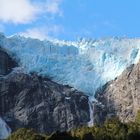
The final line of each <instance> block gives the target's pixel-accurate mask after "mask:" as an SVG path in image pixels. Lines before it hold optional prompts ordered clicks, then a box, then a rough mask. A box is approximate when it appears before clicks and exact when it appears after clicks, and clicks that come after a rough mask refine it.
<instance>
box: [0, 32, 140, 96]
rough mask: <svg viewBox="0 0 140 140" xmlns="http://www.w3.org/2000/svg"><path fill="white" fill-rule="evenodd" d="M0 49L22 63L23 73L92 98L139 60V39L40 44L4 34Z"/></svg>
mask: <svg viewBox="0 0 140 140" xmlns="http://www.w3.org/2000/svg"><path fill="white" fill-rule="evenodd" d="M0 46H2V47H3V48H5V49H6V50H7V51H8V52H9V54H10V55H11V56H12V57H13V58H15V59H16V60H17V61H18V62H19V64H20V68H22V69H23V70H24V72H26V73H31V72H37V73H38V74H40V75H43V76H49V77H51V78H52V79H53V80H54V81H56V82H58V83H61V84H65V85H67V84H68V85H70V86H72V87H74V88H76V89H78V90H80V91H83V92H84V93H86V94H87V95H89V96H90V97H91V98H93V97H94V93H95V91H96V90H97V88H99V87H100V86H102V85H103V84H105V83H106V82H108V81H110V80H113V79H114V78H115V77H117V76H118V75H120V74H121V73H122V72H123V70H124V69H126V67H127V66H129V65H130V64H133V63H137V62H138V60H139V58H140V39H127V38H108V39H101V40H100V39H99V40H86V39H80V40H78V41H77V42H68V41H59V40H44V41H40V40H37V39H31V38H25V37H21V36H13V37H5V36H4V35H2V34H1V35H0ZM93 99H94V98H93Z"/></svg>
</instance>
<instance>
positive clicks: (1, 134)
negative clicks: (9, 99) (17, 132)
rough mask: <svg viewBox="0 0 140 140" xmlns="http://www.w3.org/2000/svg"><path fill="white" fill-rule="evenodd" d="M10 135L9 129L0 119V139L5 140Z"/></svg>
mask: <svg viewBox="0 0 140 140" xmlns="http://www.w3.org/2000/svg"><path fill="white" fill-rule="evenodd" d="M10 133H11V129H10V128H9V126H8V125H7V124H6V122H5V121H4V120H3V119H2V118H1V117H0V139H5V138H7V136H9V135H10Z"/></svg>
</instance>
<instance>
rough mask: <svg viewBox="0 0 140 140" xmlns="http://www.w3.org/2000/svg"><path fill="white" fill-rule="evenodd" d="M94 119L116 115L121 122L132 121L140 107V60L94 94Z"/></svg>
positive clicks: (102, 119) (103, 118)
mask: <svg viewBox="0 0 140 140" xmlns="http://www.w3.org/2000/svg"><path fill="white" fill-rule="evenodd" d="M95 98H96V99H97V100H98V101H99V102H98V103H95V104H94V115H95V118H94V121H95V122H96V123H99V122H103V121H104V120H105V119H106V118H110V117H118V118H119V119H120V120H121V121H122V122H127V121H133V120H134V118H135V115H136V113H137V110H138V109H140V62H139V63H138V64H137V65H131V66H130V67H128V68H127V69H126V70H125V71H124V72H123V73H122V74H121V75H120V76H119V77H117V78H116V79H115V80H113V81H110V82H108V83H107V84H106V85H104V86H103V87H102V88H101V89H99V90H98V91H97V93H96V95H95Z"/></svg>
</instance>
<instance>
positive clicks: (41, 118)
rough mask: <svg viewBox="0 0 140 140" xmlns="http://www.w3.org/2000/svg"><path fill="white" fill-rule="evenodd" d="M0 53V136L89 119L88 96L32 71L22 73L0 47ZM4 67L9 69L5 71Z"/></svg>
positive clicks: (72, 125) (47, 129) (51, 129)
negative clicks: (21, 129)
mask: <svg viewBox="0 0 140 140" xmlns="http://www.w3.org/2000/svg"><path fill="white" fill-rule="evenodd" d="M0 54H2V55H1V58H2V59H0V62H2V63H1V64H2V65H1V67H0V72H1V73H0V74H1V77H0V130H1V131H0V139H1V138H5V137H7V136H8V135H9V134H10V132H11V130H12V131H14V130H16V129H18V128H23V127H24V128H33V129H34V130H36V131H37V132H39V133H52V132H54V131H57V130H59V131H66V130H70V129H72V128H77V127H80V126H82V125H86V124H87V123H88V122H89V121H90V118H89V117H90V115H89V101H88V97H87V96H86V95H84V94H83V93H82V92H78V91H77V90H75V89H74V88H72V87H70V86H67V85H65V86H64V85H60V84H57V83H56V82H53V81H51V80H50V79H48V78H46V77H41V76H38V75H37V74H35V73H32V74H26V73H23V72H22V70H21V69H17V68H15V66H18V64H17V63H16V62H15V61H14V60H12V59H11V58H10V56H9V55H8V54H7V53H6V52H5V51H3V50H2V49H0ZM6 64H7V65H6ZM9 64H10V65H9ZM15 64H17V65H15ZM7 67H8V69H9V70H11V72H10V71H8V73H7ZM9 72H10V73H9ZM2 74H4V75H2Z"/></svg>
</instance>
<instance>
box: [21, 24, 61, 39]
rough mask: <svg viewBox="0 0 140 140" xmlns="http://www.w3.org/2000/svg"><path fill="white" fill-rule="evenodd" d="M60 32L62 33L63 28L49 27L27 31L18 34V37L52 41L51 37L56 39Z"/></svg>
mask: <svg viewBox="0 0 140 140" xmlns="http://www.w3.org/2000/svg"><path fill="white" fill-rule="evenodd" d="M61 32H63V28H62V27H61V26H58V25H50V26H46V27H40V28H31V29H27V30H26V31H25V32H21V33H19V35H21V36H25V37H31V38H35V39H40V40H44V39H52V37H56V36H57V35H58V34H60V33H61Z"/></svg>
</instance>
